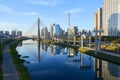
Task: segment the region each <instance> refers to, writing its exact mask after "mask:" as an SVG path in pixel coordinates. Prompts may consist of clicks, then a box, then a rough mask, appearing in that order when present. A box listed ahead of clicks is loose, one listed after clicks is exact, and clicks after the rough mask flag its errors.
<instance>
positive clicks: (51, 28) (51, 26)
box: [50, 23, 55, 38]
mask: <svg viewBox="0 0 120 80" xmlns="http://www.w3.org/2000/svg"><path fill="white" fill-rule="evenodd" d="M54 26H55V23H53V24H51V25H50V38H53V37H54V34H53V33H54V32H53V31H54V30H53V29H54V28H53V27H54Z"/></svg>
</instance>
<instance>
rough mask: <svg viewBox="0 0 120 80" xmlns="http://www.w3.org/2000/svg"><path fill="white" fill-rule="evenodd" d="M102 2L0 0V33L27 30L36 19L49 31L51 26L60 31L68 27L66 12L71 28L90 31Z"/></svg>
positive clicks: (80, 0) (93, 0) (94, 0)
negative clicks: (0, 31)
mask: <svg viewBox="0 0 120 80" xmlns="http://www.w3.org/2000/svg"><path fill="white" fill-rule="evenodd" d="M102 3H103V0H0V30H3V31H5V30H8V31H11V30H14V29H16V30H21V31H23V32H24V33H25V32H27V31H28V30H30V28H31V27H32V26H33V25H34V24H35V22H36V21H37V18H38V17H39V18H40V20H41V21H42V22H43V23H44V25H45V26H47V27H48V30H49V29H50V28H49V26H50V24H52V23H56V24H59V25H60V27H61V28H62V29H64V30H67V27H68V12H70V13H71V17H70V19H71V21H70V23H71V26H78V29H80V30H82V29H85V30H92V29H93V26H94V13H95V12H96V11H97V9H98V8H99V7H102Z"/></svg>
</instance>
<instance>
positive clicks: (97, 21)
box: [94, 8, 102, 35]
mask: <svg viewBox="0 0 120 80" xmlns="http://www.w3.org/2000/svg"><path fill="white" fill-rule="evenodd" d="M94 30H102V8H98V10H97V12H96V13H95V14H94ZM97 35H99V34H97Z"/></svg>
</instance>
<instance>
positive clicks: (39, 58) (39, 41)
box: [38, 41, 40, 62]
mask: <svg viewBox="0 0 120 80" xmlns="http://www.w3.org/2000/svg"><path fill="white" fill-rule="evenodd" d="M38 62H40V41H38Z"/></svg>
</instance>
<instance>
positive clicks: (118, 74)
mask: <svg viewBox="0 0 120 80" xmlns="http://www.w3.org/2000/svg"><path fill="white" fill-rule="evenodd" d="M94 60H95V64H94V70H95V73H96V77H95V80H120V66H119V65H117V64H114V63H110V62H106V61H103V60H100V59H97V58H95V59H94Z"/></svg>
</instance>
